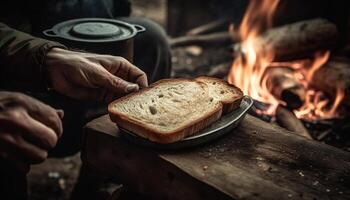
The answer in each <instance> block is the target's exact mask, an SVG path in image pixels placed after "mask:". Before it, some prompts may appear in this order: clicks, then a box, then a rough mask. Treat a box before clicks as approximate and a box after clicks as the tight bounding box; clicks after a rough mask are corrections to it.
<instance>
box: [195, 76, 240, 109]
mask: <svg viewBox="0 0 350 200" xmlns="http://www.w3.org/2000/svg"><path fill="white" fill-rule="evenodd" d="M196 80H197V81H200V82H203V83H205V84H207V85H208V87H209V95H210V96H211V97H213V98H214V99H215V100H216V101H221V102H222V104H223V111H222V112H223V114H226V113H229V112H231V111H232V110H234V109H236V108H238V107H239V105H240V104H241V100H242V97H243V92H242V91H241V89H239V88H238V87H236V86H234V85H232V84H229V83H228V82H227V81H225V80H222V79H218V78H214V77H208V76H200V77H198V78H196Z"/></svg>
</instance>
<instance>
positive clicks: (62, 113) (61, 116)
mask: <svg viewBox="0 0 350 200" xmlns="http://www.w3.org/2000/svg"><path fill="white" fill-rule="evenodd" d="M56 112H57V115H58V117H59V118H60V119H63V117H64V111H63V110H61V109H58V110H56Z"/></svg>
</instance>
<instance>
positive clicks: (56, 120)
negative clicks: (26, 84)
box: [19, 95, 63, 137]
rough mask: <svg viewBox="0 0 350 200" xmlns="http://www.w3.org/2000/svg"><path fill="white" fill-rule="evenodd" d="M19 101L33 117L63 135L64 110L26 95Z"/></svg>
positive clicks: (58, 134)
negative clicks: (62, 118)
mask: <svg viewBox="0 0 350 200" xmlns="http://www.w3.org/2000/svg"><path fill="white" fill-rule="evenodd" d="M19 101H20V103H21V104H22V106H23V107H24V108H25V109H26V110H27V113H28V114H29V115H30V116H31V117H32V118H34V119H35V120H37V121H39V122H41V123H43V124H44V125H46V126H48V127H49V128H51V129H53V130H54V131H55V133H56V134H57V136H58V137H61V135H62V133H63V125H62V121H61V117H60V115H62V116H63V113H62V112H63V111H56V110H55V109H54V108H52V107H51V106H48V105H46V104H44V103H42V102H40V101H38V100H36V99H34V98H32V97H29V96H25V95H23V96H22V97H21V98H20V100H19Z"/></svg>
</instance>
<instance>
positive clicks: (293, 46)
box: [233, 18, 338, 61]
mask: <svg viewBox="0 0 350 200" xmlns="http://www.w3.org/2000/svg"><path fill="white" fill-rule="evenodd" d="M337 38H338V30H337V27H336V25H335V24H333V23H332V22H330V21H328V20H325V19H321V18H317V19H312V20H306V21H300V22H296V23H293V24H287V25H284V26H280V27H276V28H271V29H268V30H267V31H265V32H264V33H263V34H261V35H260V36H258V38H256V40H255V49H256V51H257V52H258V54H259V53H269V52H274V53H275V61H282V60H292V59H298V58H304V57H307V56H310V55H312V54H313V53H314V52H315V51H316V50H323V49H331V48H334V47H335V46H336V43H337ZM233 50H234V51H241V52H243V53H244V52H245V50H244V41H243V43H238V44H236V45H234V47H233Z"/></svg>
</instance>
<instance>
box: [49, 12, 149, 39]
mask: <svg viewBox="0 0 350 200" xmlns="http://www.w3.org/2000/svg"><path fill="white" fill-rule="evenodd" d="M143 31H145V29H144V28H143V27H142V26H139V25H135V24H129V23H126V22H123V21H120V20H115V19H104V18H81V19H74V20H68V21H64V22H61V23H59V24H56V25H55V26H53V27H52V29H49V30H45V31H44V32H43V33H44V34H45V35H46V36H48V37H51V38H52V37H56V38H63V39H66V40H72V41H80V42H113V41H121V40H127V39H130V38H132V37H134V36H135V35H136V34H137V33H139V32H143Z"/></svg>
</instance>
